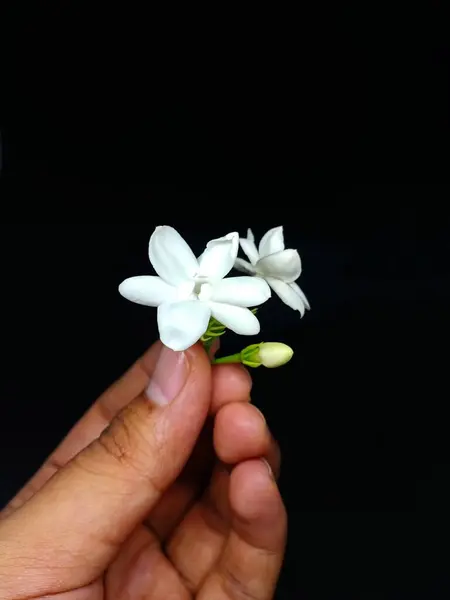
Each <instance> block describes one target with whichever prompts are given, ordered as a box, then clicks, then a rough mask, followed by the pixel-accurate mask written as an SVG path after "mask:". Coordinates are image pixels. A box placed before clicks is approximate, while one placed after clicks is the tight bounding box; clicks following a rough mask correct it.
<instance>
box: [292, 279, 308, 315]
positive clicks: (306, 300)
mask: <svg viewBox="0 0 450 600" xmlns="http://www.w3.org/2000/svg"><path fill="white" fill-rule="evenodd" d="M289 285H290V286H291V288H292V289H293V290H294V292H296V293H297V294H298V295H299V296H300V298H301V299H302V300H303V304H304V305H305V306H306V308H307V309H308V310H311V306H310V304H309V302H308V299H307V297H306V296H305V294H304V292H303V291H302V290H301V289H300V287H299V286H298V285H297V284H296V283H295V281H293V282H292V283H290V284H289Z"/></svg>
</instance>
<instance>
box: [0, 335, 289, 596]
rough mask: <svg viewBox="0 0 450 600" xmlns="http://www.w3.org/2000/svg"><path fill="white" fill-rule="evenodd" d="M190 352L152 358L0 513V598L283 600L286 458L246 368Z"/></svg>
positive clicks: (156, 350)
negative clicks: (281, 481)
mask: <svg viewBox="0 0 450 600" xmlns="http://www.w3.org/2000/svg"><path fill="white" fill-rule="evenodd" d="M183 354H184V359H183V357H182V355H181V353H174V352H172V351H170V350H168V349H166V348H162V346H161V344H160V343H157V344H155V345H154V346H152V348H150V350H149V351H148V352H147V353H146V354H145V355H144V356H143V357H142V358H141V359H140V360H139V361H138V362H137V363H136V364H135V365H133V367H131V369H130V370H129V371H128V372H127V373H126V374H125V375H124V376H123V377H122V378H121V379H120V380H119V381H117V382H116V383H115V384H114V385H113V386H112V387H111V388H110V389H109V390H107V391H106V392H105V393H104V394H103V395H102V396H101V397H100V398H99V399H98V400H97V402H96V403H95V404H94V405H93V406H92V407H91V408H90V409H89V411H88V412H87V413H86V415H85V416H84V417H83V418H82V419H81V421H80V422H79V423H78V424H77V425H76V426H75V427H74V429H73V430H72V431H71V432H70V433H69V435H68V436H67V438H66V439H65V440H64V441H63V442H62V444H61V445H60V446H59V448H58V449H57V450H56V451H55V452H54V454H53V455H52V456H51V457H50V458H49V459H48V461H47V462H46V463H45V464H44V466H43V467H42V468H41V469H40V470H39V471H38V473H37V474H36V475H35V476H34V477H33V478H32V479H31V481H30V482H29V483H28V484H27V485H26V486H25V488H24V489H23V490H22V491H21V492H20V493H19V494H18V496H16V498H15V499H14V500H13V501H12V502H11V503H10V504H9V505H8V506H7V507H6V509H5V510H4V511H3V512H2V513H0V598H1V599H2V600H30V599H31V598H33V599H35V600H37V599H42V598H52V600H101V599H102V600H103V599H104V600H113V599H114V600H125V599H127V600H138V599H139V600H185V599H192V598H196V599H198V600H242V599H244V598H245V599H250V598H253V599H255V600H270V599H271V598H272V597H273V593H274V588H275V585H276V581H277V578H278V574H279V570H280V566H281V563H282V559H283V554H284V546H285V537H286V512H285V509H284V506H283V503H282V500H281V497H280V495H279V492H278V489H277V486H276V483H275V481H274V479H272V477H271V476H270V471H269V469H268V468H267V465H266V464H265V463H264V461H263V460H261V458H262V457H265V458H266V459H267V461H268V463H270V466H271V469H272V472H274V473H275V474H276V473H277V471H278V468H279V453H278V449H277V446H276V444H275V443H274V441H273V440H272V438H271V436H270V433H269V431H268V429H267V426H266V424H265V422H264V419H263V418H262V416H261V414H260V413H259V411H258V410H257V409H256V408H255V407H254V406H252V405H251V404H249V402H248V400H249V396H250V388H251V380H250V377H249V375H248V373H247V372H246V371H245V370H244V369H243V368H242V367H240V366H238V365H218V366H214V367H211V365H210V363H209V360H208V358H207V356H206V354H205V352H204V350H203V348H202V347H201V346H200V345H196V346H194V347H193V348H191V349H189V350H188V351H186V352H185V353H183ZM61 401H62V402H63V401H64V398H63V397H62V398H61Z"/></svg>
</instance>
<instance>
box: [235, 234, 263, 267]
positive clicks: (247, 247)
mask: <svg viewBox="0 0 450 600" xmlns="http://www.w3.org/2000/svg"><path fill="white" fill-rule="evenodd" d="M239 243H240V244H241V248H242V250H243V251H244V252H245V254H246V256H247V258H248V259H249V261H250V262H251V264H252V265H254V264H255V263H257V262H258V260H259V254H258V249H257V248H256V244H255V236H254V235H253V232H252V230H251V229H248V230H247V238H240V240H239Z"/></svg>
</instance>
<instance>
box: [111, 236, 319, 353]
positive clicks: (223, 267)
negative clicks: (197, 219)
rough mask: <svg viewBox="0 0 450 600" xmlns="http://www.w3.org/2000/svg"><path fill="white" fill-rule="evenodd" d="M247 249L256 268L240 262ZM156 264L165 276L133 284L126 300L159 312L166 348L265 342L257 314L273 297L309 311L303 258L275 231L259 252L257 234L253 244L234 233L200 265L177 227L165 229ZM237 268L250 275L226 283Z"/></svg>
mask: <svg viewBox="0 0 450 600" xmlns="http://www.w3.org/2000/svg"><path fill="white" fill-rule="evenodd" d="M239 245H240V246H241V247H242V250H243V251H244V253H245V254H246V255H247V258H248V259H249V261H250V262H247V261H244V260H243V259H241V258H238V256H237V255H238V251H239ZM149 258H150V262H151V264H152V265H153V268H154V269H155V271H156V273H157V276H150V275H141V276H137V277H130V278H128V279H125V281H123V282H122V283H121V284H120V286H119V292H120V293H121V294H122V296H124V297H125V298H127V299H128V300H131V301H132V302H136V303H138V304H144V305H146V306H154V307H157V309H158V310H157V320H158V329H159V334H160V338H161V341H162V342H163V344H165V345H166V346H168V347H169V348H171V349H172V350H175V351H182V350H186V349H187V348H189V347H190V346H192V345H193V344H194V343H195V342H197V341H198V340H199V339H201V338H202V339H203V340H204V339H209V338H208V337H207V338H204V337H202V336H205V334H207V333H208V332H212V333H211V335H212V336H213V335H215V334H214V331H216V332H217V331H219V330H220V331H221V333H223V332H224V331H225V329H230V330H231V331H234V332H235V333H238V334H241V335H256V334H258V333H259V331H260V324H259V321H258V319H257V317H256V315H255V312H256V311H255V310H250V308H251V307H253V308H254V307H257V306H260V305H261V304H263V303H264V302H266V301H267V300H268V299H269V298H270V296H271V289H272V290H273V291H274V292H275V293H276V294H277V295H278V296H279V297H280V298H281V299H282V300H283V302H285V303H286V304H287V305H288V306H290V307H291V308H293V309H294V310H298V311H299V312H300V315H301V316H303V315H304V313H305V310H306V309H309V303H308V300H307V299H306V296H305V295H304V293H303V292H302V290H301V289H300V288H299V286H298V285H297V284H296V283H295V280H296V279H298V277H299V276H300V273H301V261H300V256H299V254H298V252H297V251H296V250H291V249H285V246H284V238H283V228H282V227H275V228H273V229H271V230H269V231H268V232H267V233H266V234H265V235H264V236H263V238H262V239H261V242H260V244H259V247H258V248H257V247H256V245H255V240H254V236H253V234H252V231H251V230H250V229H249V230H248V233H247V238H241V239H239V234H238V233H237V232H234V233H229V234H228V235H226V236H224V237H221V238H218V239H214V240H211V241H210V242H208V244H207V245H206V248H205V250H204V252H203V253H202V254H201V256H199V257H198V258H197V257H196V256H195V255H194V253H193V252H192V250H191V248H190V247H189V246H188V244H187V243H186V242H185V240H184V239H183V238H182V237H181V235H180V234H179V233H178V232H177V231H176V230H175V229H173V227H169V226H160V227H157V228H156V229H155V231H154V232H153V234H152V236H151V238H150V243H149ZM233 267H235V268H236V269H237V270H238V271H241V272H244V273H245V274H246V275H242V276H238V277H226V276H227V275H228V274H229V272H230V271H231V269H232V268H233ZM214 327H215V329H214ZM289 358H290V357H289ZM288 360H289V359H288Z"/></svg>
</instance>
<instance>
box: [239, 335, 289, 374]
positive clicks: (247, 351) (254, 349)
mask: <svg viewBox="0 0 450 600" xmlns="http://www.w3.org/2000/svg"><path fill="white" fill-rule="evenodd" d="M293 354H294V351H293V350H292V348H291V347H290V346H287V345H286V344H282V343H281V342H261V343H260V344H252V345H251V346H247V348H244V350H242V352H241V361H242V364H244V365H247V366H248V367H260V366H261V365H263V366H264V367H267V368H268V369H274V368H276V367H281V366H282V365H285V364H286V363H287V362H289V361H290V360H291V358H292V356H293Z"/></svg>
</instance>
